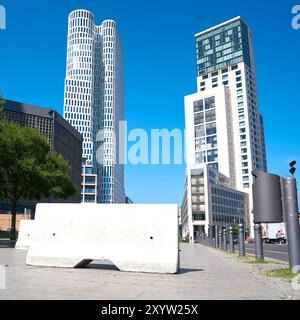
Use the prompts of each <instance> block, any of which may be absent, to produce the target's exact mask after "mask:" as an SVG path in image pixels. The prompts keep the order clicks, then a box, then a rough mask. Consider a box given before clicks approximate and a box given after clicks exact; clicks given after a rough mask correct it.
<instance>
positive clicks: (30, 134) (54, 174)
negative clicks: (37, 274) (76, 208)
mask: <svg viewBox="0 0 300 320" xmlns="http://www.w3.org/2000/svg"><path fill="white" fill-rule="evenodd" d="M68 171H69V165H68V163H67V162H66V161H65V160H64V159H63V157H62V156H61V155H57V154H52V153H51V152H50V146H49V144H48V142H47V141H46V139H44V138H43V137H42V136H41V135H40V134H39V133H38V132H37V131H36V130H35V129H32V128H28V127H20V126H18V125H16V124H13V123H10V122H8V121H6V120H4V119H3V118H2V119H0V198H2V199H7V200H9V201H10V202H11V205H12V214H13V219H12V220H14V222H13V223H12V228H11V229H12V232H13V233H15V216H16V210H17V209H16V208H17V202H18V201H19V200H20V199H22V200H29V201H35V200H36V201H40V200H42V199H45V198H46V199H47V198H50V197H51V198H55V199H63V198H68V197H71V196H72V195H73V194H74V193H75V191H76V189H75V187H74V185H73V183H72V182H71V180H70V179H69V177H68ZM12 238H15V236H12ZM13 240H14V239H13Z"/></svg>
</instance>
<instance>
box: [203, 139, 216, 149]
mask: <svg viewBox="0 0 300 320" xmlns="http://www.w3.org/2000/svg"><path fill="white" fill-rule="evenodd" d="M206 145H207V149H214V148H217V147H218V143H217V136H211V137H207V138H206Z"/></svg>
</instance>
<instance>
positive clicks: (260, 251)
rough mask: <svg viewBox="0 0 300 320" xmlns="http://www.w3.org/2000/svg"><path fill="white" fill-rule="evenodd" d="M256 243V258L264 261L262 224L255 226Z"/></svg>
mask: <svg viewBox="0 0 300 320" xmlns="http://www.w3.org/2000/svg"><path fill="white" fill-rule="evenodd" d="M254 243H255V258H256V259H260V260H264V249H263V241H262V227H261V224H260V223H256V224H255V225H254Z"/></svg>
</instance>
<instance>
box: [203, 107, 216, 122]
mask: <svg viewBox="0 0 300 320" xmlns="http://www.w3.org/2000/svg"><path fill="white" fill-rule="evenodd" d="M215 120H216V112H215V110H214V109H212V110H208V111H206V112H205V121H206V122H212V121H215Z"/></svg>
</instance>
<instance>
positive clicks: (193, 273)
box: [0, 244, 300, 300]
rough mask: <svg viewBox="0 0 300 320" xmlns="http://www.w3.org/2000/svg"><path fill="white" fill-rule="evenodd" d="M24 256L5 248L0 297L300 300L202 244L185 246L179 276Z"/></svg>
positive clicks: (0, 258)
mask: <svg viewBox="0 0 300 320" xmlns="http://www.w3.org/2000/svg"><path fill="white" fill-rule="evenodd" d="M25 257H26V252H24V251H18V250H15V249H11V248H0V264H1V265H6V267H5V268H6V274H7V288H6V290H1V289H0V300H2V299H89V300H90V299H98V300H101V299H109V300H114V299H130V300H136V299H149V300H151V299H170V300H174V299H177V300H185V299H208V300H211V299H226V300H229V299H297V298H299V299H300V292H299V291H298V292H297V291H294V290H293V289H292V287H291V285H290V283H288V282H285V281H282V280H277V279H273V278H268V277H265V276H263V275H261V274H260V272H259V270H258V267H257V266H253V265H249V264H244V263H240V262H238V259H237V258H236V257H235V256H232V255H229V254H226V253H222V252H220V251H216V250H214V249H212V248H207V247H203V246H201V245H198V244H195V245H191V244H182V245H181V255H180V259H181V273H180V274H177V275H160V274H143V273H127V272H119V271H118V270H116V268H115V267H114V266H113V265H111V264H110V263H108V262H106V263H105V262H102V261H95V262H93V263H92V264H90V266H89V267H87V268H82V269H59V268H48V267H32V266H26V264H25ZM285 266H286V265H285ZM270 267H275V268H278V267H282V266H280V265H276V266H275V265H273V266H270V265H268V268H270ZM259 268H262V267H259Z"/></svg>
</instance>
